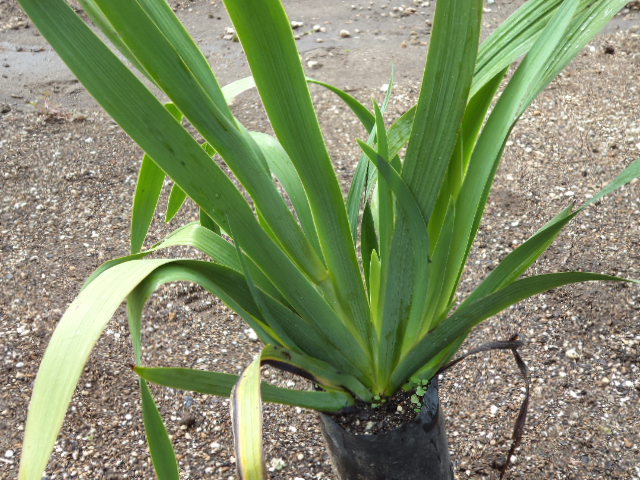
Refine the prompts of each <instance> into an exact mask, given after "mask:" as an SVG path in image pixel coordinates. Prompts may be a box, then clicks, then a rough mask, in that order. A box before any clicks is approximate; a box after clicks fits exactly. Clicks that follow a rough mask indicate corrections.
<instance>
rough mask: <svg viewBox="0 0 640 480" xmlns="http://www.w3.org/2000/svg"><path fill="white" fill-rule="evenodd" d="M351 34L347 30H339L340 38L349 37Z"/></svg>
mask: <svg viewBox="0 0 640 480" xmlns="http://www.w3.org/2000/svg"><path fill="white" fill-rule="evenodd" d="M350 36H351V32H349V30H340V38H349V37H350Z"/></svg>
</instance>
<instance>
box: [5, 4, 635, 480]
mask: <svg viewBox="0 0 640 480" xmlns="http://www.w3.org/2000/svg"><path fill="white" fill-rule="evenodd" d="M406 3H409V5H408V6H407V5H406V4H405V5H402V4H401V2H394V1H389V2H388V1H386V0H385V1H381V0H375V1H370V2H369V1H364V0H349V1H348V2H345V1H338V0H335V1H333V2H318V1H311V0H289V1H285V4H286V6H287V8H288V9H289V12H290V17H291V20H293V21H296V22H302V24H301V25H299V26H298V27H297V28H296V29H295V32H296V35H298V36H299V37H300V38H299V40H298V44H299V47H300V50H301V54H302V59H303V62H304V64H305V66H306V68H307V69H308V73H309V74H310V75H311V76H313V77H315V78H318V79H320V80H324V81H328V82H331V83H335V84H337V85H338V86H339V87H341V88H345V89H347V90H348V91H349V92H350V93H351V94H352V95H354V96H356V97H357V98H359V99H360V100H361V101H363V102H365V103H368V102H369V99H370V98H371V97H372V96H373V97H376V98H378V100H380V99H381V97H382V95H383V94H382V91H381V88H382V87H383V85H384V84H386V83H387V82H388V78H389V73H390V69H391V65H392V64H393V65H394V66H395V70H396V82H397V88H396V93H395V95H394V97H393V100H392V102H391V104H390V107H389V110H388V112H389V113H388V115H389V118H390V119H393V118H397V116H399V115H400V114H401V113H403V112H405V111H406V110H407V109H408V108H409V107H410V106H411V105H413V104H414V103H415V101H416V99H417V96H418V90H419V85H420V79H421V70H422V65H423V61H424V56H425V52H426V49H425V45H426V43H427V42H428V40H429V33H430V27H431V21H432V19H433V5H432V3H433V2H429V1H425V2H420V1H419V2H406ZM520 3H521V1H509V0H495V2H487V3H486V12H485V19H484V22H485V25H486V29H487V31H490V30H491V29H492V28H495V26H496V25H497V24H498V23H499V22H500V21H501V20H502V19H504V18H505V17H506V16H507V15H508V14H509V13H510V12H512V11H513V10H514V9H515V8H516V7H517V6H518V5H519V4H520ZM172 4H173V6H174V7H175V8H176V10H177V12H178V14H179V16H180V17H181V18H182V19H183V21H184V22H185V24H186V25H187V27H188V28H189V30H191V31H192V32H193V33H194V36H195V38H196V40H197V41H198V42H199V43H200V44H201V45H202V49H203V51H204V53H205V54H206V55H207V57H208V58H209V59H210V60H211V62H212V64H213V65H214V69H215V71H216V73H217V74H218V76H219V78H220V80H221V83H223V84H224V83H227V82H229V81H232V80H235V79H237V78H240V77H242V76H245V75H247V74H248V73H249V72H248V68H247V65H246V63H245V61H244V60H243V57H242V51H241V47H240V45H239V44H238V43H237V42H235V41H234V38H233V34H232V32H231V31H230V30H228V28H230V27H231V23H230V21H229V20H228V17H227V16H226V15H225V14H224V13H223V8H222V5H221V3H220V2H219V1H200V0H195V1H175V2H172ZM636 4H637V2H636ZM639 80H640V13H639V12H638V10H637V6H635V7H634V6H633V5H631V6H630V8H628V9H626V10H625V11H623V12H622V13H621V14H620V15H619V16H618V17H616V19H615V21H614V22H613V23H612V25H611V26H610V27H608V29H607V30H606V31H605V33H603V34H602V35H601V36H599V37H598V38H596V39H595V40H594V41H593V42H592V43H591V44H590V45H589V46H588V47H587V48H586V49H585V50H584V52H582V53H581V54H580V55H579V56H578V58H577V59H576V60H575V61H574V62H573V63H572V64H571V65H570V66H569V67H568V69H567V70H566V71H565V73H563V74H562V75H561V76H560V77H559V78H558V79H557V80H555V81H554V82H553V83H552V84H551V85H550V86H549V88H548V89H547V90H546V91H545V92H544V93H543V94H542V95H541V96H540V98H539V99H538V100H537V101H536V102H535V103H534V105H533V106H532V107H531V108H530V109H529V110H528V111H527V112H526V114H525V115H524V117H523V119H522V121H521V122H520V123H519V125H518V126H517V128H516V129H515V131H514V132H513V136H512V138H511V141H510V142H509V144H508V147H507V150H506V152H505V157H504V161H503V164H502V166H501V168H500V170H499V172H498V174H497V179H496V184H495V187H494V189H493V192H492V194H491V199H490V204H489V205H488V208H487V211H486V217H485V221H484V223H483V226H482V228H481V230H480V233H479V235H478V239H477V242H476V245H475V249H474V251H473V253H472V256H471V259H470V262H469V268H468V271H467V273H466V275H465V278H464V281H463V283H462V287H461V288H462V290H461V293H462V294H464V293H466V292H469V291H470V290H471V289H472V288H473V286H474V285H477V284H478V282H479V281H480V280H481V279H482V278H483V277H484V276H486V275H487V273H488V272H489V271H490V270H491V269H492V268H494V267H495V266H496V264H497V263H498V261H499V260H501V259H502V258H504V256H505V255H506V254H507V253H508V252H510V251H511V250H512V249H513V248H514V246H516V245H518V244H520V243H521V242H523V241H524V240H525V239H526V238H528V236H530V235H531V234H532V233H533V232H535V231H536V230H537V229H538V228H540V227H541V226H542V225H543V224H544V223H545V222H546V221H547V220H549V219H550V218H551V217H553V216H554V215H555V214H556V213H558V212H559V211H561V210H562V209H563V208H565V207H566V206H567V205H569V204H571V203H573V202H575V203H578V204H579V203H581V202H583V201H584V200H586V199H587V198H589V197H590V196H591V195H593V194H594V193H595V192H596V191H598V190H599V189H600V188H601V187H602V186H603V185H604V184H606V183H607V182H608V181H609V180H611V179H613V178H614V177H615V176H616V175H617V173H618V172H619V171H621V170H622V169H623V168H624V167H625V166H626V165H628V164H629V163H630V162H631V161H632V160H634V159H635V158H637V157H638V156H640V108H639V106H640V81H639ZM312 91H313V94H314V98H315V101H316V104H317V107H318V112H319V117H320V120H321V123H322V125H323V128H324V132H325V135H326V138H327V142H328V145H329V148H330V149H331V152H332V155H333V159H334V162H335V165H336V169H337V171H338V174H339V176H340V179H341V181H342V182H343V184H344V185H347V184H348V182H349V179H350V177H351V175H352V174H353V170H354V167H355V162H356V161H357V158H358V147H357V144H356V143H355V139H356V138H363V137H365V135H366V134H365V132H364V131H363V130H362V129H361V127H360V126H359V124H358V122H357V120H356V119H355V118H354V117H353V115H352V114H351V113H350V112H349V110H348V109H347V108H346V107H345V105H344V104H342V103H341V102H340V101H339V100H338V99H336V98H335V97H334V96H332V95H331V94H329V93H328V92H327V91H324V90H322V89H320V88H316V87H314V88H313V89H312ZM234 111H235V113H236V114H237V116H238V117H239V118H240V119H241V120H242V121H243V122H244V123H245V125H247V127H248V128H250V129H253V130H263V131H268V129H269V127H268V123H267V121H266V120H265V116H264V113H263V111H262V107H261V105H260V104H259V101H258V98H257V96H256V95H255V93H247V94H244V95H243V96H241V97H240V98H238V99H237V101H236V102H235V105H234ZM0 112H1V113H0V158H1V165H0V172H1V177H0V191H1V195H0V199H1V202H0V248H1V251H2V253H1V255H2V257H1V258H2V261H1V265H2V268H1V272H0V359H1V360H0V378H1V379H2V380H3V381H2V382H1V383H0V478H2V479H5V478H6V479H9V478H16V476H17V469H18V463H19V459H20V450H21V442H22V438H23V431H24V421H25V418H26V413H27V406H28V402H29V397H30V394H31V388H32V383H33V380H34V378H35V374H36V372H37V368H38V364H39V362H40V359H41V358H42V354H43V351H44V348H45V347H46V344H47V341H48V339H49V338H50V336H51V333H52V331H53V328H54V327H55V325H56V322H57V321H58V320H59V319H60V317H61V315H62V313H63V312H64V310H65V308H66V307H67V305H68V304H69V303H70V301H71V300H72V299H73V298H74V296H75V295H76V294H77V293H78V290H79V288H80V287H81V285H82V283H83V280H84V279H85V278H86V277H87V276H88V275H89V274H90V273H91V272H92V271H93V270H94V269H95V268H97V267H98V266H99V265H100V264H101V263H102V262H104V261H106V260H108V259H111V258H114V257H118V256H122V255H126V254H127V253H128V244H129V217H130V210H131V207H130V205H131V201H132V198H133V192H134V188H135V181H136V178H137V172H138V169H139V166H140V160H141V156H142V155H141V151H140V150H139V149H138V148H137V147H136V146H135V145H134V144H133V143H132V142H131V140H130V139H129V138H128V137H127V136H126V135H125V134H124V133H122V131H121V130H120V129H119V127H118V126H116V125H115V124H114V122H113V121H111V120H110V119H109V118H108V117H107V116H106V115H105V114H104V113H103V112H102V111H101V110H100V108H99V107H98V106H97V105H96V103H95V102H94V101H93V100H92V99H91V98H90V97H89V96H88V95H87V93H86V92H85V91H84V89H83V88H82V86H81V85H80V84H79V83H78V82H77V81H76V80H75V79H74V78H73V76H72V75H71V74H70V73H69V71H68V70H67V69H66V67H64V65H63V64H62V63H61V62H60V60H59V59H58V58H57V57H56V55H55V53H54V52H53V51H52V50H51V48H50V47H49V46H48V45H47V44H46V42H45V41H44V40H43V38H42V37H41V36H40V35H39V34H38V32H37V31H36V29H35V28H34V26H33V25H32V23H31V22H30V21H29V20H28V19H27V18H26V16H25V15H24V14H23V13H22V11H21V10H20V8H19V7H18V6H17V4H16V2H15V0H0ZM163 202H166V195H165V196H164V198H163ZM196 218H197V212H196V209H195V208H193V206H191V205H188V206H187V207H186V208H185V209H184V210H183V212H182V213H181V214H180V215H179V217H178V218H177V219H176V220H174V222H172V224H170V225H164V224H163V222H162V217H161V215H160V214H159V215H158V217H157V218H156V219H155V222H154V226H153V229H152V232H151V235H150V238H149V241H148V245H151V244H152V243H153V242H155V241H156V240H158V239H159V238H161V237H162V235H165V234H166V233H168V232H169V231H171V230H173V229H174V228H176V227H177V226H179V225H182V224H184V223H185V222H187V221H190V220H194V219H196ZM639 225H640V182H637V181H636V182H634V183H632V184H631V185H629V186H627V187H625V188H624V189H623V190H621V191H620V192H618V193H617V194H615V195H613V196H611V197H610V198H607V199H605V200H604V201H602V202H598V204H596V205H594V206H592V207H591V208H589V209H588V210H587V211H585V212H584V213H583V214H581V215H580V216H579V217H578V218H577V219H576V220H575V221H574V222H573V223H572V224H571V225H569V227H568V228H567V229H566V231H565V232H564V233H563V234H562V235H561V236H560V238H559V239H558V241H557V243H556V244H555V245H554V246H553V247H552V248H551V249H550V250H549V252H548V253H547V254H545V255H544V257H543V258H542V259H540V261H538V262H537V263H536V265H535V266H534V267H533V268H532V271H531V273H542V272H553V271H569V270H589V271H596V272H603V273H608V274H614V275H620V276H624V277H630V278H640V227H639ZM178 254H180V255H196V254H195V253H194V252H190V251H185V250H182V251H179V252H178ZM639 318H640V289H639V288H638V286H634V285H631V284H623V283H615V284H613V283H588V284H582V285H577V286H572V287H567V288H561V289H557V290H554V291H552V292H549V293H547V294H544V295H540V296H538V297H536V298H534V299H531V300H528V301H525V302H522V303H521V304H519V305H517V306H515V307H513V308H511V309H509V310H508V311H506V312H505V313H503V314H502V315H499V316H497V317H495V318H492V319H490V320H488V321H486V322H485V323H483V324H482V326H480V327H479V328H477V329H476V330H475V331H474V333H473V334H472V335H471V336H470V337H469V340H468V342H467V343H466V344H465V346H464V347H463V351H464V350H468V349H471V348H473V347H475V346H477V345H480V344H481V343H483V342H485V341H489V340H496V339H499V340H504V339H507V338H509V337H510V336H511V335H512V334H513V333H516V332H519V333H520V336H521V339H523V340H524V341H525V342H526V345H525V347H524V348H523V349H522V355H523V357H524V359H525V360H526V361H527V363H528V365H529V369H530V372H531V381H532V398H531V407H530V413H529V420H528V423H527V427H526V430H525V435H524V440H523V443H522V446H521V448H520V449H519V450H518V451H517V455H516V458H515V459H514V466H513V467H512V469H511V471H510V473H509V478H511V479H527V480H538V479H575V480H578V479H580V480H582V479H603V478H607V479H621V480H623V479H624V480H631V479H640V409H639V408H638V405H640V366H639V365H638V358H639V356H640V321H639ZM143 330H144V344H145V349H144V363H145V364H146V365H151V366H183V367H191V368H201V369H209V370H219V371H226V372H231V373H238V372H240V371H241V370H242V369H243V368H244V367H246V366H247V365H248V363H249V362H250V361H251V359H252V358H253V356H254V355H255V354H256V353H257V352H258V351H259V350H260V344H259V343H258V342H257V341H256V340H255V339H254V337H253V335H252V334H251V333H252V332H251V331H250V330H248V329H247V327H246V326H245V325H244V324H243V323H242V322H241V320H240V319H239V318H238V317H237V316H236V315H234V314H233V313H232V312H230V311H229V310H228V309H227V308H226V307H225V306H224V305H223V304H222V303H221V302H220V301H219V300H218V299H216V298H213V297H211V296H209V295H207V294H205V293H204V292H203V291H202V290H201V289H200V288H197V287H195V286H193V285H188V284H170V285H167V286H165V287H163V288H161V289H160V291H159V292H158V293H157V294H156V295H155V296H154V297H153V298H152V300H151V301H150V303H149V306H148V308H147V310H146V315H145V319H144V326H143ZM132 358H133V356H132V350H131V347H130V342H129V340H128V327H127V322H126V316H125V315H124V311H123V310H121V311H119V312H118V314H117V315H116V316H115V318H114V319H113V321H112V322H111V323H110V324H109V326H108V328H107V330H106V332H105V334H104V335H103V336H102V337H101V339H100V341H99V342H98V345H97V348H96V349H95V350H94V352H93V354H92V355H91V358H90V360H89V362H88V364H87V366H86V368H85V371H84V373H83V375H82V378H81V381H80V384H79V387H78V390H77V392H76V394H75V395H74V398H73V401H72V404H71V408H70V410H69V412H68V414H67V417H66V420H65V424H64V426H63V429H62V432H61V434H60V437H59V440H58V442H57V444H56V446H55V449H54V453H53V456H52V458H51V460H50V463H49V465H48V467H47V471H46V472H47V473H46V478H48V479H53V478H77V479H98V478H101V479H110V480H115V479H133V478H136V479H138V478H140V479H142V478H145V479H146V478H153V477H154V475H153V469H152V467H151V462H150V459H149V455H148V452H147V449H146V444H145V437H144V430H143V426H142V420H141V415H140V400H139V394H138V386H137V379H136V376H135V374H134V373H133V372H132V371H131V369H130V368H129V365H130V364H131V363H132ZM263 374H264V377H265V378H266V379H267V380H270V381H272V382H273V383H275V384H278V385H283V386H287V387H291V388H308V383H307V382H306V381H305V380H302V379H300V378H297V377H291V376H286V375H283V374H281V373H279V372H277V371H275V370H273V369H272V368H266V369H264V371H263ZM523 388H524V385H523V384H522V383H521V380H520V378H519V375H518V370H517V368H516V366H515V364H513V361H512V359H511V356H510V354H508V353H489V354H481V355H479V356H476V357H473V358H470V359H469V360H467V361H465V362H463V363H462V364H460V365H458V366H456V367H455V368H454V369H452V370H450V371H449V372H447V373H446V374H445V375H444V378H443V379H442V380H441V401H442V408H443V411H444V413H445V415H446V420H447V428H448V432H449V438H450V447H451V456H452V460H453V462H454V470H455V472H456V476H457V478H461V479H462V478H474V479H475V478H477V479H490V478H498V470H497V469H496V468H499V466H500V464H501V462H502V461H503V460H504V456H505V455H506V452H507V450H508V448H509V442H510V435H511V429H512V425H513V421H514V418H515V415H516V413H517V409H518V407H519V404H520V401H521V399H522V395H523ZM153 391H154V393H155V395H156V398H157V401H158V403H159V407H160V409H161V412H162V414H163V415H164V418H165V419H166V423H167V427H168V429H169V431H170V433H171V435H172V438H173V441H174V445H175V448H176V451H177V453H178V458H179V462H180V471H181V474H182V476H183V478H186V479H201V478H215V479H228V478H235V473H234V467H235V459H234V452H233V448H232V435H231V426H230V420H229V402H228V400H227V399H224V398H218V397H212V396H205V395H199V394H194V393H191V392H184V391H174V390H170V389H164V388H154V389H153ZM264 430H265V433H264V440H265V455H266V463H267V467H268V470H269V472H270V473H269V476H270V478H272V479H278V480H298V479H323V478H324V479H330V478H334V476H333V474H332V472H331V467H330V464H329V460H328V457H327V455H326V453H325V449H324V446H323V442H322V439H321V435H320V432H319V428H318V422H317V418H316V414H315V413H314V412H310V411H303V410H301V409H299V408H293V407H284V406H279V405H266V406H265V411H264Z"/></svg>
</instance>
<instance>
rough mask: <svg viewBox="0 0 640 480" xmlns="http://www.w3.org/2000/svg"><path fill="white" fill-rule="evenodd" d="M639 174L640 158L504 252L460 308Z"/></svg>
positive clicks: (450, 350)
mask: <svg viewBox="0 0 640 480" xmlns="http://www.w3.org/2000/svg"><path fill="white" fill-rule="evenodd" d="M638 177H640V159H637V160H636V161H634V162H632V163H631V164H630V165H629V166H628V167H627V168H625V169H624V170H623V171H622V172H621V173H620V174H619V175H618V176H617V177H616V178H615V179H614V180H613V181H612V182H611V183H609V184H608V185H607V186H606V187H605V188H603V189H602V190H601V191H600V192H598V193H597V194H595V195H594V196H593V197H591V198H590V199H589V200H588V201H587V202H585V203H584V204H583V205H582V206H580V207H579V208H578V209H576V210H574V209H573V208H572V207H568V208H566V209H565V210H563V211H562V212H560V213H559V214H558V215H556V216H555V217H554V218H553V219H551V220H550V221H549V222H548V223H547V224H546V225H544V226H543V227H542V228H541V229H540V230H538V232H536V233H535V234H534V235H533V236H532V237H531V238H529V239H528V240H527V241H526V242H524V243H523V244H522V245H520V246H519V247H518V248H516V249H515V250H514V251H513V252H511V253H510V254H509V255H507V257H506V258H505V259H504V260H503V261H502V262H500V264H499V265H498V266H497V267H496V268H495V269H494V270H493V271H492V272H491V273H490V274H489V275H488V276H487V278H485V279H484V280H483V281H482V283H481V284H480V285H479V286H478V287H477V288H476V289H475V290H474V291H473V292H472V293H471V294H470V295H469V296H468V297H467V298H466V299H465V300H464V302H463V303H462V304H461V306H460V308H462V307H465V306H466V305H468V304H470V303H473V302H474V301H476V300H478V299H480V298H482V297H485V296H487V295H489V294H492V293H494V292H496V291H497V290H499V289H501V288H503V287H505V286H506V285H508V284H509V283H512V282H513V281H514V280H516V279H517V278H518V277H519V276H520V275H522V274H523V273H524V272H525V271H526V270H527V269H528V268H529V267H530V266H531V265H532V264H533V263H534V262H535V261H536V260H537V259H538V258H539V257H540V255H542V253H544V252H545V251H546V249H547V248H548V247H549V245H550V244H551V243H552V242H553V241H554V239H555V238H556V237H557V236H558V234H559V233H560V231H561V230H562V229H563V228H564V226H566V225H567V224H568V223H569V222H570V221H571V220H572V219H573V218H574V217H575V216H576V215H577V214H578V213H580V212H581V211H582V210H584V209H585V208H587V207H588V206H589V205H591V204H592V203H594V202H597V201H599V200H600V199H602V198H603V197H604V196H606V195H609V194H611V193H613V192H614V191H616V190H617V189H619V188H621V187H623V186H624V185H626V184H627V183H629V182H630V181H632V180H633V179H635V178H638ZM469 332H470V330H467V331H466V332H465V333H464V334H462V335H461V336H460V337H458V338H457V339H456V340H455V341H454V342H453V343H451V344H450V345H449V346H448V347H447V348H446V349H445V350H443V351H442V352H441V353H439V354H437V355H436V356H435V357H433V359H431V360H430V361H429V362H427V364H426V365H425V366H424V367H423V368H421V370H420V372H418V373H417V376H418V377H419V378H425V379H429V378H431V377H432V375H433V374H435V372H437V371H438V370H439V369H440V367H441V366H442V365H444V364H445V363H447V362H448V361H449V360H450V359H451V358H452V357H453V355H454V354H455V352H457V351H458V348H459V347H460V345H461V344H462V342H463V341H464V340H465V339H466V337H467V335H468V333H469ZM423 334H426V332H423Z"/></svg>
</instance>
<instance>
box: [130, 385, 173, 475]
mask: <svg viewBox="0 0 640 480" xmlns="http://www.w3.org/2000/svg"><path fill="white" fill-rule="evenodd" d="M139 383H140V393H141V395H142V418H143V421H144V431H145V435H146V437H147V444H148V445H149V453H150V454H151V460H152V462H153V468H154V470H155V471H156V476H157V477H158V480H172V479H178V478H180V475H179V473H178V461H177V460H176V454H175V452H174V451H173V445H171V439H170V438H169V434H168V433H167V429H166V428H165V426H164V422H163V421H162V417H161V416H160V412H159V411H158V407H157V406H156V403H155V401H154V400H153V396H152V394H151V390H149V386H148V385H147V382H145V381H144V380H142V379H140V381H139Z"/></svg>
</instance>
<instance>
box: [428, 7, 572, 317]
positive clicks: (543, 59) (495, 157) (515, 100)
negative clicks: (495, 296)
mask: <svg viewBox="0 0 640 480" xmlns="http://www.w3.org/2000/svg"><path fill="white" fill-rule="evenodd" d="M577 3H578V0H567V1H565V3H564V4H563V6H562V8H561V9H560V10H558V11H557V13H556V15H555V16H554V18H553V19H552V20H551V22H549V24H548V25H547V26H546V29H545V32H544V34H543V35H541V36H540V37H539V38H538V41H537V42H536V44H535V45H534V47H533V48H532V49H531V52H530V53H529V55H528V56H527V57H526V58H525V59H524V60H523V62H522V64H521V65H520V67H519V68H518V70H517V71H516V73H515V74H514V76H513V78H512V79H511V81H510V82H509V84H508V85H507V87H506V88H505V91H504V93H503V94H502V96H501V97H500V99H499V100H498V103H497V104H496V106H495V108H494V109H493V111H492V112H491V115H490V116H489V118H488V120H487V123H486V125H485V127H484V129H483V131H482V133H481V134H480V138H479V139H478V143H477V145H476V148H475V150H474V152H473V155H472V156H471V160H470V163H469V169H468V171H467V175H466V178H465V182H464V184H463V186H462V189H461V191H460V194H459V197H458V201H457V203H456V218H455V225H454V238H455V243H454V245H452V248H451V251H450V253H449V265H448V266H447V269H446V277H445V278H444V283H445V290H444V293H445V294H444V295H443V296H442V297H443V298H442V299H441V302H440V306H439V308H438V310H439V311H441V310H442V309H443V308H444V307H446V306H447V305H448V304H449V303H450V302H451V298H452V296H453V294H454V292H455V291H456V287H457V284H458V282H459V279H460V276H461V274H462V270H463V268H464V265H465V263H466V258H467V256H468V254H469V251H470V249H471V245H472V243H473V240H474V238H475V234H476V232H477V229H478V227H479V224H480V219H481V216H482V212H483V211H484V207H485V205H486V202H487V199H488V196H489V192H490V191H491V185H492V183H493V178H494V176H495V172H496V170H497V168H498V165H499V163H500V159H501V156H502V151H503V149H504V145H505V143H506V140H507V138H508V136H509V134H510V132H511V130H512V128H513V126H514V125H515V122H516V121H517V119H518V117H519V115H520V114H521V113H522V110H523V108H522V105H523V102H524V99H526V98H527V97H528V95H529V92H530V91H531V90H532V88H534V86H535V84H536V82H537V79H538V78H539V76H540V74H541V72H542V71H543V69H544V67H545V65H546V64H547V63H548V62H549V61H550V58H551V57H552V55H553V52H554V51H555V48H556V46H557V45H558V43H559V42H560V41H561V40H562V37H563V35H564V32H565V31H566V29H567V27H568V26H569V24H570V23H571V20H572V18H573V14H574V13H575V9H576V7H577Z"/></svg>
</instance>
